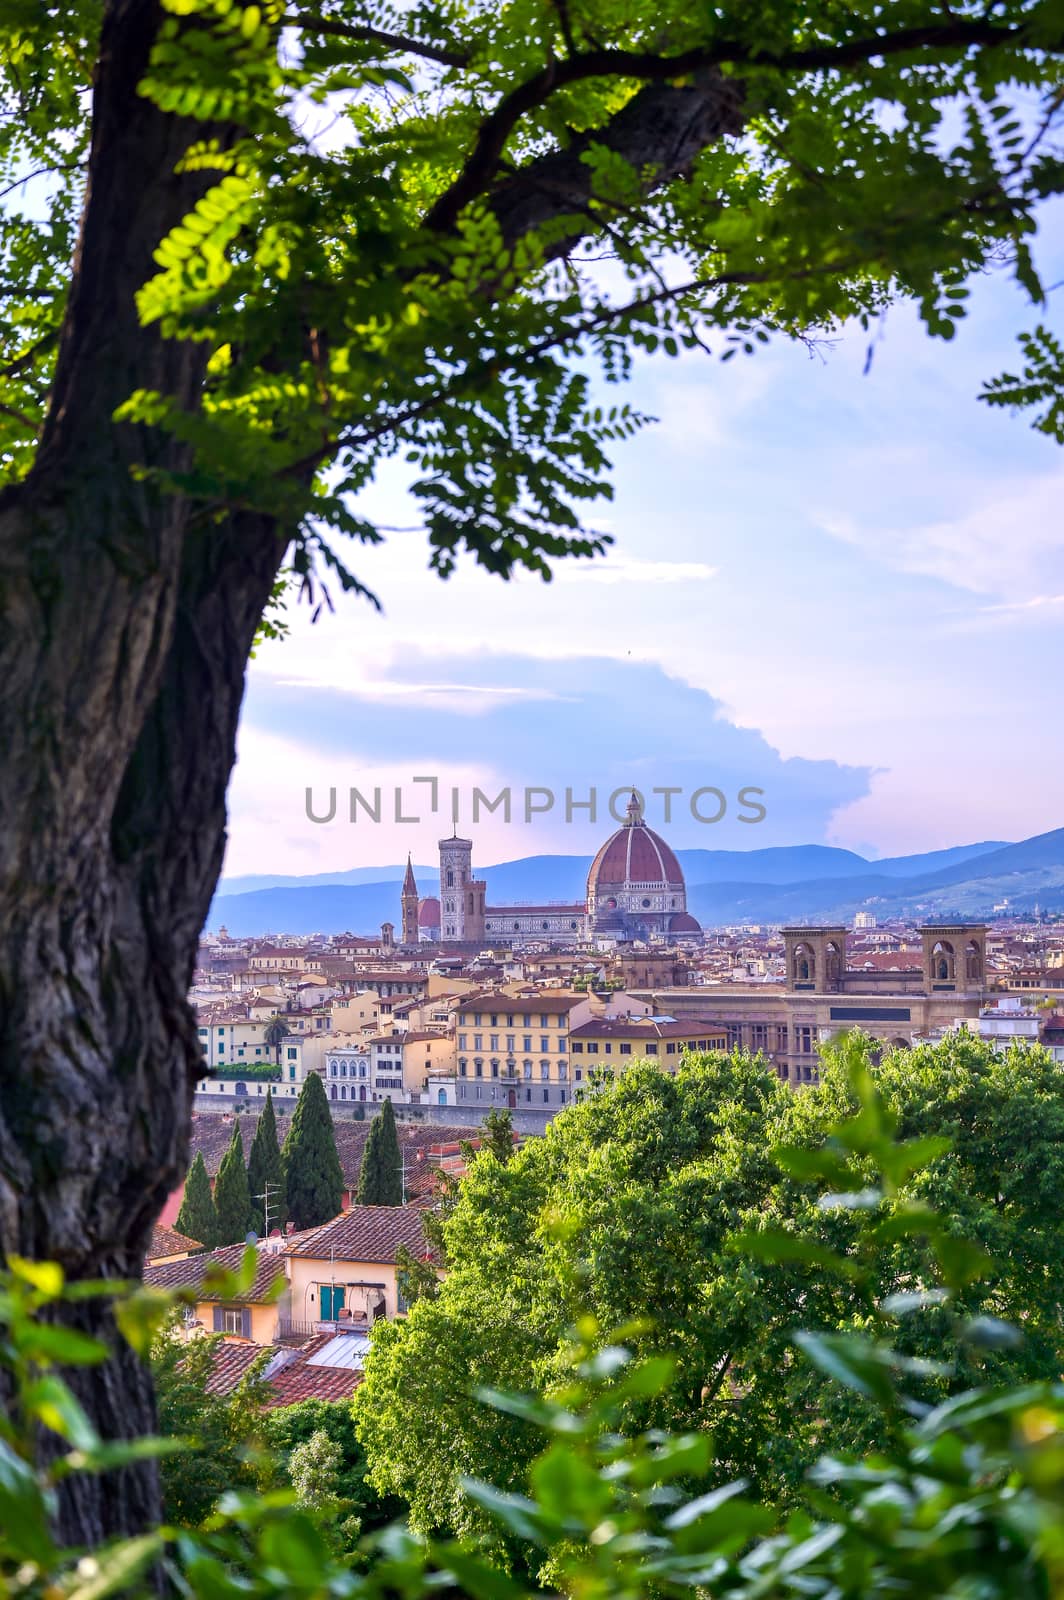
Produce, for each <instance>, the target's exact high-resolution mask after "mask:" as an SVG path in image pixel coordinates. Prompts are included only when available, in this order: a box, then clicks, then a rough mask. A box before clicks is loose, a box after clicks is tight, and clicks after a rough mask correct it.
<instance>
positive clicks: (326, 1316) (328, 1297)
mask: <svg viewBox="0 0 1064 1600" xmlns="http://www.w3.org/2000/svg"><path fill="white" fill-rule="evenodd" d="M320 1294H321V1320H322V1321H323V1322H336V1321H337V1320H338V1319H339V1316H340V1312H341V1310H342V1309H343V1304H344V1289H343V1287H342V1286H340V1285H338V1284H335V1283H323V1284H322V1285H321V1288H320Z"/></svg>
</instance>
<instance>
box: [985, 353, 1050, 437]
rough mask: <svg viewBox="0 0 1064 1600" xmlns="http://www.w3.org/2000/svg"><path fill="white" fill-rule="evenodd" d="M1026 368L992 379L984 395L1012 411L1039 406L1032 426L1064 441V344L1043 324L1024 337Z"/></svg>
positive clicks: (989, 403) (995, 403)
mask: <svg viewBox="0 0 1064 1600" xmlns="http://www.w3.org/2000/svg"><path fill="white" fill-rule="evenodd" d="M1020 349H1021V351H1022V353H1023V367H1022V368H1021V370H1020V372H1019V373H1012V372H1004V373H1002V374H1001V376H1000V377H999V378H992V379H991V380H990V381H989V383H987V385H986V387H985V388H984V390H983V393H982V396H981V398H982V399H984V400H985V401H986V402H987V404H988V405H992V406H1005V407H1007V408H1008V410H1010V411H1032V410H1036V409H1037V414H1036V416H1035V419H1034V422H1033V423H1032V424H1031V425H1032V427H1034V428H1037V429H1038V431H1039V433H1046V434H1048V435H1049V437H1050V438H1051V439H1055V440H1056V441H1057V443H1058V444H1064V344H1062V343H1061V341H1060V340H1059V339H1058V338H1056V337H1055V335H1054V334H1052V333H1051V332H1050V331H1049V329H1048V328H1046V327H1044V326H1043V325H1041V324H1039V326H1038V327H1037V328H1035V330H1034V332H1033V333H1025V334H1022V335H1021V337H1020Z"/></svg>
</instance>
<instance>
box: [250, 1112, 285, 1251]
mask: <svg viewBox="0 0 1064 1600" xmlns="http://www.w3.org/2000/svg"><path fill="white" fill-rule="evenodd" d="M267 1185H269V1188H268V1190H267ZM248 1188H249V1190H250V1192H251V1209H252V1212H253V1213H254V1216H255V1229H256V1231H257V1232H258V1233H260V1234H265V1233H266V1231H267V1230H266V1217H265V1214H264V1203H263V1201H262V1199H261V1198H260V1197H261V1196H262V1195H264V1194H266V1193H267V1192H268V1193H269V1196H270V1207H269V1222H270V1227H271V1228H283V1227H284V1223H285V1217H286V1215H287V1211H286V1207H285V1193H284V1168H283V1166H282V1165H281V1147H280V1145H279V1144H278V1142H277V1118H276V1116H275V1114H274V1109H273V1091H272V1089H267V1091H266V1104H265V1105H264V1106H263V1108H262V1115H261V1116H260V1118H259V1122H258V1127H257V1128H256V1129H255V1137H254V1139H252V1141H251V1154H250V1155H249V1156H248Z"/></svg>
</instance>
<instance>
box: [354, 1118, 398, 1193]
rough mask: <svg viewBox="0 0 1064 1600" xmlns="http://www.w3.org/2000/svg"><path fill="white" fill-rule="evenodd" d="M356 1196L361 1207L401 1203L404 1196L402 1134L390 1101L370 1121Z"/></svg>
mask: <svg viewBox="0 0 1064 1600" xmlns="http://www.w3.org/2000/svg"><path fill="white" fill-rule="evenodd" d="M355 1198H356V1199H357V1201H358V1203H359V1205H360V1206H401V1205H402V1203H403V1201H404V1199H405V1196H404V1194H403V1162H402V1155H401V1153H400V1150H399V1133H398V1130H397V1129H396V1126H395V1112H394V1111H393V1110H392V1102H391V1101H390V1100H385V1102H384V1104H383V1106H382V1107H381V1109H380V1111H379V1112H378V1113H377V1115H376V1116H375V1117H374V1119H373V1121H372V1122H371V1123H370V1126H369V1134H368V1136H367V1138H366V1145H365V1149H364V1150H363V1151H362V1165H361V1167H360V1168H359V1173H358V1191H357V1194H356V1196H355Z"/></svg>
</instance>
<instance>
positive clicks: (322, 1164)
mask: <svg viewBox="0 0 1064 1600" xmlns="http://www.w3.org/2000/svg"><path fill="white" fill-rule="evenodd" d="M281 1159H282V1162H283V1164H284V1180H285V1197H286V1201H287V1204H288V1216H289V1219H290V1221H292V1222H294V1223H295V1225H296V1227H297V1228H317V1227H319V1226H320V1225H321V1223H323V1222H330V1221H331V1220H332V1218H333V1217H335V1216H336V1214H337V1212H338V1211H339V1210H340V1208H341V1206H342V1205H343V1200H344V1175H343V1172H342V1171H341V1169H340V1157H339V1156H338V1155H337V1153H336V1135H335V1133H334V1132H333V1123H332V1117H331V1115H330V1113H329V1102H328V1100H327V1099H326V1097H325V1085H324V1084H323V1083H322V1081H321V1079H320V1078H319V1076H318V1074H317V1073H316V1072H312V1073H310V1074H309V1076H308V1077H307V1078H306V1079H305V1080H304V1083H303V1087H302V1089H301V1090H300V1091H299V1100H298V1101H297V1103H296V1109H295V1114H294V1116H293V1117H292V1126H291V1127H290V1128H289V1130H288V1136H287V1138H286V1139H285V1142H284V1150H283V1151H282V1152H281Z"/></svg>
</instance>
